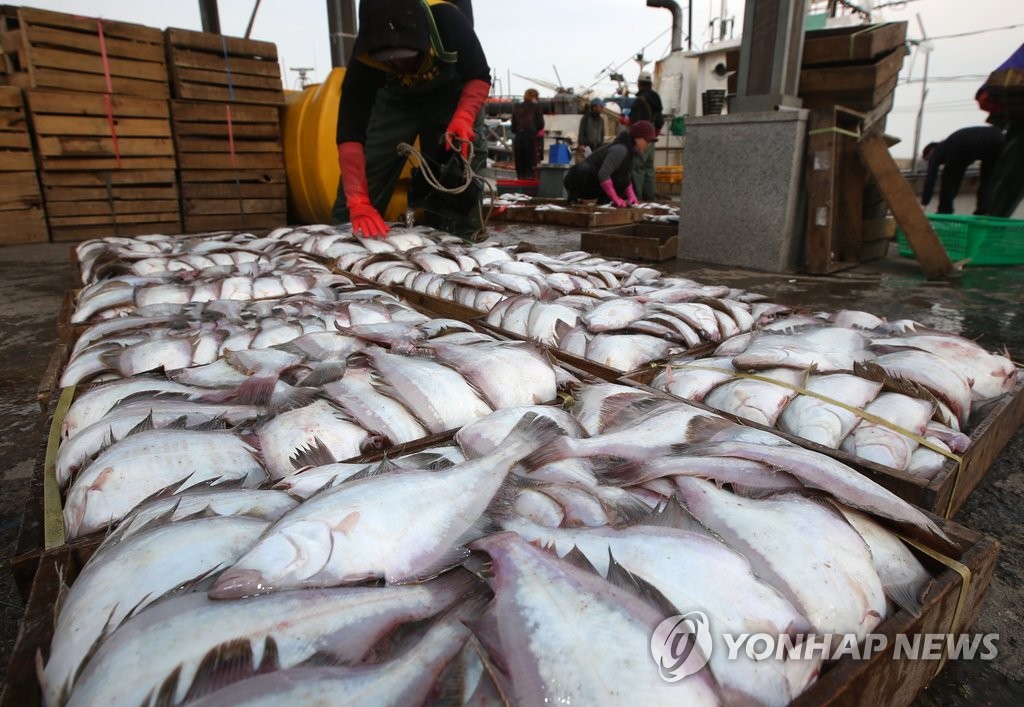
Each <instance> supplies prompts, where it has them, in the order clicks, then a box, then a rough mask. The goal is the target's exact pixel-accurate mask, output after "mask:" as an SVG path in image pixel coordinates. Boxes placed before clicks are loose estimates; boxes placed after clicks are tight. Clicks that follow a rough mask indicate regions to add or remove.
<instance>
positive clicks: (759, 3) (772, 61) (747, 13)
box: [729, 0, 807, 113]
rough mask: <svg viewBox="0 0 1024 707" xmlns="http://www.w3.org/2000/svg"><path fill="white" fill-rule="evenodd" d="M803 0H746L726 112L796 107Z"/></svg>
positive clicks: (805, 5) (797, 105) (805, 2)
mask: <svg viewBox="0 0 1024 707" xmlns="http://www.w3.org/2000/svg"><path fill="white" fill-rule="evenodd" d="M806 14H807V0H747V4H746V7H745V9H744V12H743V42H742V44H741V45H740V69H739V74H738V76H737V83H736V95H735V96H733V97H732V98H731V99H730V101H729V112H730V113H739V112H758V111H768V110H775V109H776V108H777V107H779V106H782V107H786V108H799V107H800V106H801V105H802V102H801V101H800V99H799V98H797V91H798V90H799V87H800V61H801V58H802V55H803V47H804V17H805V15H806Z"/></svg>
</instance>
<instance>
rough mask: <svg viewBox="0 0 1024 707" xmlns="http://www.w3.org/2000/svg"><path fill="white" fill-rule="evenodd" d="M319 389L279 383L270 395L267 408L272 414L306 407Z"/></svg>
mask: <svg viewBox="0 0 1024 707" xmlns="http://www.w3.org/2000/svg"><path fill="white" fill-rule="evenodd" d="M318 393H319V391H318V390H317V389H316V388H304V387H298V386H292V385H287V384H286V383H283V382H282V383H279V384H278V385H277V386H276V387H275V388H274V392H273V393H272V394H271V396H270V402H269V403H268V404H267V410H268V411H269V412H271V413H272V414H274V415H277V414H280V413H282V412H286V411H288V410H294V409H296V408H301V407H306V406H307V405H309V404H310V403H311V402H313V400H314V399H315V398H316V396H317V394H318Z"/></svg>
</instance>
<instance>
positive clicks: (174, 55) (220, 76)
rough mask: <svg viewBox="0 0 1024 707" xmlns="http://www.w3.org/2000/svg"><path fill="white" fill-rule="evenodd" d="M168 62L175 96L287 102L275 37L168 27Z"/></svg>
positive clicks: (206, 99)
mask: <svg viewBox="0 0 1024 707" xmlns="http://www.w3.org/2000/svg"><path fill="white" fill-rule="evenodd" d="M164 38H165V42H166V46H167V63H168V65H169V73H170V77H171V85H172V87H173V94H174V97H175V98H183V99H186V100H195V101H218V102H220V103H225V102H230V103H265V104H272V105H281V104H283V103H284V87H283V86H282V84H281V67H280V66H279V65H278V63H277V47H276V46H275V45H274V43H273V42H261V41H258V40H255V39H241V38H239V37H225V36H222V35H219V34H211V33H208V32H193V31H190V30H184V29H175V28H171V29H168V30H167V31H166V32H165V33H164Z"/></svg>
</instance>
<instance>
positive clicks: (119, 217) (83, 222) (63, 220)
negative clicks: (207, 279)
mask: <svg viewBox="0 0 1024 707" xmlns="http://www.w3.org/2000/svg"><path fill="white" fill-rule="evenodd" d="M177 216H178V212H177V211H166V212H162V213H141V214H135V213H120V212H115V213H110V212H109V211H108V212H107V213H100V214H85V215H81V216H60V217H54V216H53V215H52V214H49V213H47V217H48V218H49V221H50V228H51V229H54V228H58V227H62V228H68V227H70V226H102V225H110V226H114V225H118V224H124V225H127V224H133V223H134V224H140V223H157V222H162V221H167V220H171V219H174V218H176V217H177Z"/></svg>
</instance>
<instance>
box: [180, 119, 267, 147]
mask: <svg viewBox="0 0 1024 707" xmlns="http://www.w3.org/2000/svg"><path fill="white" fill-rule="evenodd" d="M232 114H234V111H232ZM174 134H175V135H176V136H177V137H179V138H182V137H206V138H224V139H225V140H226V139H227V137H228V135H229V134H230V135H232V136H233V137H234V139H235V140H250V139H257V140H258V139H260V138H263V139H270V140H275V141H277V143H278V144H279V145H280V143H281V126H280V125H278V124H277V123H237V122H235V121H234V115H232V121H231V129H230V130H228V124H227V121H223V122H220V123H193V122H188V123H183V122H179V121H175V122H174Z"/></svg>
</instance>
